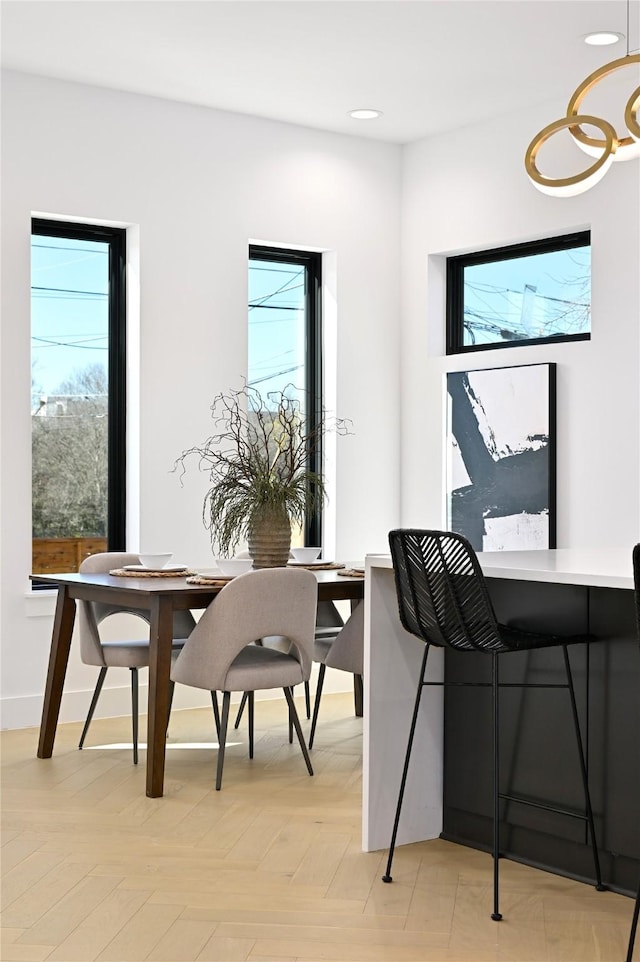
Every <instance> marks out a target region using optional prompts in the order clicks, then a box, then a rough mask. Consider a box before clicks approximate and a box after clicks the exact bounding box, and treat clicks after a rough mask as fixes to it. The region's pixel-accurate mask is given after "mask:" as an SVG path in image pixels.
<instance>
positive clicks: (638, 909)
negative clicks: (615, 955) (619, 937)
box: [625, 883, 640, 962]
mask: <svg viewBox="0 0 640 962" xmlns="http://www.w3.org/2000/svg"><path fill="white" fill-rule="evenodd" d="M639 915H640V883H639V884H638V894H637V895H636V905H635V908H634V910H633V918H632V919H631V930H630V932H629V945H628V948H627V958H626V959H625V962H632V958H633V946H634V944H635V941H636V932H637V930H638V916H639Z"/></svg>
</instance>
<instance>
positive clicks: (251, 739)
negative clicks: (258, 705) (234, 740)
mask: <svg viewBox="0 0 640 962" xmlns="http://www.w3.org/2000/svg"><path fill="white" fill-rule="evenodd" d="M248 694H249V698H248V702H249V758H253V699H254V695H255V692H253V691H250V692H249V693H248Z"/></svg>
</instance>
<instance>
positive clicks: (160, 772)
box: [147, 595, 173, 798]
mask: <svg viewBox="0 0 640 962" xmlns="http://www.w3.org/2000/svg"><path fill="white" fill-rule="evenodd" d="M172 641H173V601H172V599H171V598H170V597H165V596H163V595H159V596H157V597H156V598H154V599H153V602H152V605H151V626H150V634H149V642H150V650H149V708H148V715H147V795H148V796H149V798H161V797H162V791H163V786H164V756H165V747H166V737H167V714H168V711H169V677H170V673H171V644H172Z"/></svg>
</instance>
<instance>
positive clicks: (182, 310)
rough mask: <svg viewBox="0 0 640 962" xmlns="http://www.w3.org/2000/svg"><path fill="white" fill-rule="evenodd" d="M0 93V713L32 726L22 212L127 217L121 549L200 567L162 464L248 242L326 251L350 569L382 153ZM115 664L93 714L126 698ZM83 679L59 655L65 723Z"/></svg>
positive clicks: (181, 496) (360, 515) (366, 503)
mask: <svg viewBox="0 0 640 962" xmlns="http://www.w3.org/2000/svg"><path fill="white" fill-rule="evenodd" d="M2 100H3V104H2V120H3V138H2V227H3V241H4V243H3V250H2V271H3V277H2V355H1V358H2V359H1V365H2V367H1V376H2V380H1V387H2V395H1V396H2V411H1V419H2V420H1V424H2V434H1V443H2V464H1V475H0V483H1V495H0V496H1V499H2V500H1V508H2V512H1V515H2V516H1V525H2V528H1V531H2V540H1V544H2V559H1V561H2V570H1V590H2V614H1V618H2V621H1V624H2V638H1V644H2V707H3V724H4V725H5V726H8V727H14V726H17V725H34V724H37V723H39V719H40V707H41V699H42V691H43V686H44V678H45V672H46V663H47V656H48V650H49V641H50V636H51V615H52V602H51V599H50V598H46V597H45V598H43V597H41V596H40V597H37V598H32V597H29V588H28V580H27V579H28V574H29V571H30V563H31V513H30V512H31V507H30V415H29V403H30V377H31V374H30V370H31V368H30V343H29V339H30V329H29V328H30V324H29V316H30V295H29V284H30V276H29V271H30V218H31V214H32V212H43V213H48V214H52V215H55V216H69V217H77V218H92V219H95V220H97V221H113V222H116V223H119V224H124V225H131V227H132V230H131V238H132V241H133V243H132V245H131V254H132V260H133V262H132V271H131V276H130V280H131V290H132V291H133V293H134V297H133V304H132V308H133V310H132V317H133V318H134V328H137V330H136V329H134V330H132V332H131V333H132V341H131V343H132V344H135V341H136V339H137V338H138V337H139V354H138V353H137V351H136V350H135V349H134V350H132V355H131V356H132V370H131V371H130V404H129V417H130V422H131V432H130V437H131V438H132V439H134V440H135V439H137V437H138V433H139V438H140V444H139V465H137V464H136V463H135V459H134V460H133V461H132V469H133V471H132V478H133V482H132V489H131V491H130V503H131V506H132V512H131V514H132V519H133V520H132V522H131V531H130V546H131V547H132V548H136V547H138V546H139V544H140V543H142V544H145V545H148V546H151V545H152V544H157V543H158V542H161V544H162V545H163V546H169V547H170V548H171V549H173V551H174V553H175V559H176V560H180V561H185V562H188V563H193V564H198V563H199V564H206V563H207V562H210V547H209V542H208V535H207V533H206V532H205V530H204V528H203V526H202V522H201V507H202V494H203V492H204V489H205V484H204V479H203V478H201V477H200V476H198V475H197V473H196V472H195V471H192V472H191V473H190V474H189V475H188V476H187V478H186V479H185V485H184V487H181V486H180V484H179V481H178V477H177V475H175V474H172V473H171V470H170V469H171V468H172V465H173V462H174V459H175V458H176V456H177V455H179V454H180V453H181V452H182V450H183V449H185V448H186V447H189V446H191V445H192V444H193V443H195V442H197V441H199V440H201V439H203V438H204V437H205V436H206V435H207V434H208V433H209V428H210V420H209V405H210V403H211V401H212V399H213V397H214V395H215V394H216V393H217V392H218V391H220V390H223V389H226V388H229V387H235V386H239V384H240V383H241V377H242V376H243V375H244V374H245V373H246V356H247V322H246V318H247V308H246V304H247V246H248V243H249V240H250V239H251V240H266V241H271V242H274V243H279V244H282V245H289V244H291V245H297V246H302V247H309V248H312V249H321V250H326V251H331V252H333V255H332V259H333V260H334V261H335V265H336V268H337V274H336V325H337V334H336V337H337V371H336V382H335V383H336V394H337V405H336V413H337V414H338V415H339V416H342V417H349V418H351V419H352V420H353V423H354V434H353V435H351V436H350V437H346V438H339V439H338V441H337V486H336V488H335V490H333V491H332V492H331V501H332V505H333V506H334V508H335V513H336V531H337V545H336V551H337V555H338V557H340V558H341V559H342V558H344V559H345V560H351V561H355V560H357V559H362V558H363V557H364V553H365V552H367V551H379V550H384V547H385V544H386V533H387V531H388V530H389V528H390V527H391V526H393V525H394V524H396V523H397V522H398V519H399V432H398V397H399V385H398V382H399V360H398V357H399V344H398V335H397V331H398V326H399V254H400V234H399V215H400V153H401V152H400V148H398V147H394V146H391V145H385V144H377V143H373V142H371V141H365V140H361V139H358V138H355V137H354V138H352V137H345V136H340V135H333V134H325V133H320V132H317V131H313V130H307V129H305V128H301V127H295V126H290V125H286V124H279V123H274V122H270V121H265V120H260V119H254V118H249V117H245V116H240V115H235V114H232V113H224V112H218V111H213V110H207V109H205V108H200V107H192V106H188V105H184V104H178V103H172V102H168V101H163V100H160V99H154V98H148V97H140V96H137V95H129V94H124V93H119V92H113V91H107V90H102V89H99V88H93V87H86V86H82V85H78V84H67V83H62V82H54V81H48V80H45V79H41V78H36V77H32V76H28V75H22V74H16V73H7V74H6V75H5V76H4V79H3V87H2ZM138 284H139V322H138V320H136V308H137V306H138V305H137V303H136V301H137V293H136V289H137V286H138ZM381 438H383V439H384V455H383V456H381V445H380V440H381ZM134 447H135V446H134ZM363 467H364V470H365V472H366V477H365V478H364V480H363V470H362V469H363ZM138 472H139V473H138ZM138 500H139V512H138V506H137V504H136V502H137V501H138ZM112 674H114V676H115V674H117V673H112ZM123 675H126V673H120V674H119V677H118V678H116V677H114V679H113V681H112V685H113V686H115V693H114V692H111V693H106V698H105V703H104V705H105V711H106V712H107V713H113V712H114V711H116V710H117V711H122V712H123V713H125V712H128V710H129V709H128V701H127V699H128V695H127V689H126V685H127V684H128V679H127V678H126V677H123ZM345 677H346V676H345ZM93 682H94V671H92V670H90V669H86V668H84V667H83V666H82V665H80V664H79V662H78V658H77V653H76V652H75V651H72V661H71V663H70V669H69V672H68V675H67V685H66V692H67V694H65V698H64V702H63V711H62V717H63V718H80V717H82V716H83V714H84V712H85V710H86V706H87V703H88V692H89V690H90V688H91V687H92V685H93ZM108 682H109V679H108ZM347 683H348V681H347Z"/></svg>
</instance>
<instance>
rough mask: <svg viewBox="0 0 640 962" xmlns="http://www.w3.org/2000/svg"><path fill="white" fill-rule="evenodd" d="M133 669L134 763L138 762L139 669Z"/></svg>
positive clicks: (132, 718) (132, 724) (132, 726)
mask: <svg viewBox="0 0 640 962" xmlns="http://www.w3.org/2000/svg"><path fill="white" fill-rule="evenodd" d="M129 670H130V671H131V728H132V730H133V764H134V765H137V764H138V669H137V668H130V669H129Z"/></svg>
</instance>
